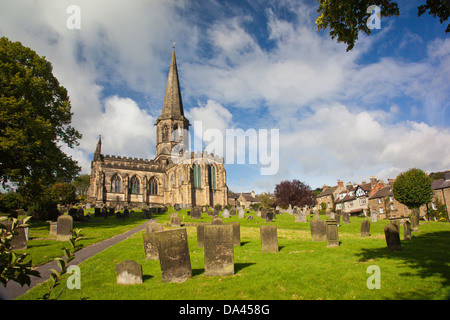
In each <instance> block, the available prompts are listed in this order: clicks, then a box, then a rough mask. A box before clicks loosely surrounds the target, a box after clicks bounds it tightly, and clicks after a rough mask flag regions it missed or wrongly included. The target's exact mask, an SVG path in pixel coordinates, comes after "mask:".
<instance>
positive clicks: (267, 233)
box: [260, 225, 278, 252]
mask: <svg viewBox="0 0 450 320" xmlns="http://www.w3.org/2000/svg"><path fill="white" fill-rule="evenodd" d="M260 235H261V252H278V236H277V226H276V225H269V226H261V227H260Z"/></svg>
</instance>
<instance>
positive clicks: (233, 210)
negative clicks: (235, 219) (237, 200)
mask: <svg viewBox="0 0 450 320" xmlns="http://www.w3.org/2000/svg"><path fill="white" fill-rule="evenodd" d="M235 215H236V209H235V208H231V210H230V216H235Z"/></svg>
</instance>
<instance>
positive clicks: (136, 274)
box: [116, 260, 143, 284]
mask: <svg viewBox="0 0 450 320" xmlns="http://www.w3.org/2000/svg"><path fill="white" fill-rule="evenodd" d="M116 274H117V284H139V283H142V282H143V278H142V265H140V264H139V263H137V262H136V261H133V260H125V261H124V262H122V263H119V264H117V265H116Z"/></svg>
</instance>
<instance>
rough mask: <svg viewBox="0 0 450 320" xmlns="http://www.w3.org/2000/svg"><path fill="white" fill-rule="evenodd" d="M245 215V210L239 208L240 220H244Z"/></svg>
mask: <svg viewBox="0 0 450 320" xmlns="http://www.w3.org/2000/svg"><path fill="white" fill-rule="evenodd" d="M244 215H245V212H244V209H243V208H242V207H239V208H238V218H239V219H244Z"/></svg>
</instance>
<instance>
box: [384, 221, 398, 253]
mask: <svg viewBox="0 0 450 320" xmlns="http://www.w3.org/2000/svg"><path fill="white" fill-rule="evenodd" d="M384 235H385V238H386V244H387V247H388V249H389V251H401V250H402V245H401V242H400V235H399V232H398V226H397V225H396V224H393V223H388V224H387V225H386V226H385V227H384Z"/></svg>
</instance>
